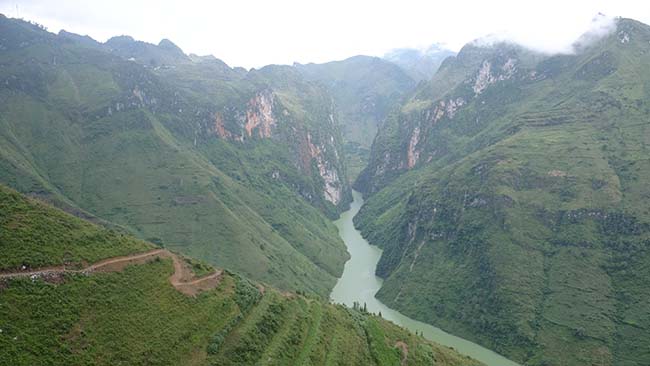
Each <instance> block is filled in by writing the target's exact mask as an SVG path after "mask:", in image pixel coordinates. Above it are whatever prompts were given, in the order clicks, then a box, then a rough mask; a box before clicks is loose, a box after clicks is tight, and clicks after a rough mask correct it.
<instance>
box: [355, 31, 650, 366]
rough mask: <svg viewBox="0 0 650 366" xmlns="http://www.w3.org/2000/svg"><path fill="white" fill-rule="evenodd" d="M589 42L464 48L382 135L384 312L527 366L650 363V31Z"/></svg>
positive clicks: (376, 177)
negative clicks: (569, 47) (545, 49)
mask: <svg viewBox="0 0 650 366" xmlns="http://www.w3.org/2000/svg"><path fill="white" fill-rule="evenodd" d="M587 38H588V37H585V38H584V39H583V40H582V42H581V43H579V44H578V45H576V52H575V54H572V55H555V56H548V55H539V54H534V53H532V52H530V51H527V50H525V49H522V48H520V47H517V46H513V45H504V44H500V45H495V46H493V47H487V48H484V47H478V46H475V45H468V46H466V47H464V48H463V50H461V52H460V53H459V54H458V56H457V57H456V58H453V59H448V60H447V61H446V62H445V63H444V64H443V65H442V66H441V68H440V70H439V71H438V73H437V74H436V75H435V76H434V78H433V79H432V81H431V83H429V84H427V85H423V86H421V87H420V88H419V90H418V91H417V92H416V93H415V94H414V96H413V97H412V98H411V99H410V100H409V101H408V102H407V103H405V104H404V105H403V106H402V108H401V109H400V110H398V111H395V113H393V114H392V115H391V118H389V119H388V120H387V122H386V124H384V125H383V126H382V129H381V131H380V134H379V136H378V137H377V139H376V140H375V143H374V145H373V150H372V156H371V162H370V164H369V166H368V168H367V169H366V170H365V171H364V173H363V174H362V175H361V177H360V178H359V180H358V181H357V186H358V187H359V188H361V189H363V190H364V191H365V193H366V194H367V195H369V198H368V200H367V203H366V205H365V206H364V208H363V209H362V211H361V213H360V214H359V215H358V216H357V218H356V223H357V224H358V225H359V226H360V227H361V228H362V231H363V233H364V235H365V236H367V237H368V238H369V240H370V241H371V242H372V243H374V244H377V245H379V246H381V247H382V248H384V255H383V256H382V259H381V261H380V264H379V267H378V274H379V275H381V276H382V277H384V278H385V279H386V280H385V282H384V286H383V287H382V289H381V291H380V292H379V294H378V296H379V298H381V300H382V301H384V302H385V303H387V304H388V305H390V306H392V307H395V308H397V309H399V310H401V311H403V312H405V313H406V314H408V315H409V316H412V317H415V318H417V319H420V320H424V321H427V322H431V323H433V324H436V325H438V326H441V327H443V328H445V329H447V330H449V331H451V332H453V333H456V334H461V335H463V336H465V337H469V338H471V339H474V340H476V341H478V342H480V343H483V344H485V345H487V346H488V347H491V348H493V349H495V350H497V351H498V352H500V353H503V354H505V355H507V356H509V357H510V358H513V359H515V360H518V361H520V362H525V363H526V364H529V365H556V364H569V365H594V364H597V365H646V364H648V363H650V353H648V350H647V347H646V346H645V345H647V344H649V343H650V318H649V317H648V312H647V308H648V304H650V286H648V283H647V281H646V279H647V277H648V276H649V275H650V251H649V248H650V247H649V244H648V243H649V241H648V239H649V238H650V236H649V234H650V212H649V211H648V209H647V204H646V202H647V199H648V197H650V191H648V186H647V184H646V181H647V178H648V176H650V165H649V164H648V160H647V156H648V148H649V147H648V139H647V136H648V131H647V129H648V127H649V124H648V116H649V115H650V103H649V102H650V93H649V90H650V89H649V88H648V87H649V86H650V75H649V74H648V73H647V68H648V66H649V65H650V27H648V26H647V25H644V24H641V23H638V22H635V21H633V20H628V19H622V20H618V21H617V27H616V29H615V30H614V31H612V32H611V33H610V34H608V35H607V36H605V37H603V38H600V39H595V40H594V39H592V40H591V42H589V43H585V42H584V41H585V40H586V39H587Z"/></svg>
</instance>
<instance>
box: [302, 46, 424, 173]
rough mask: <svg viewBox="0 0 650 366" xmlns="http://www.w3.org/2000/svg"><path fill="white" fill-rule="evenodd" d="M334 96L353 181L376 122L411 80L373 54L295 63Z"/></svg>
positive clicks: (364, 160)
mask: <svg viewBox="0 0 650 366" xmlns="http://www.w3.org/2000/svg"><path fill="white" fill-rule="evenodd" d="M295 68H296V69H297V70H298V71H299V72H300V73H301V74H302V75H303V76H304V77H305V78H307V79H309V80H313V81H316V82H318V83H320V84H321V85H323V86H324V87H325V88H327V90H328V91H329V93H330V94H331V95H332V97H333V98H334V102H335V103H336V107H337V109H336V110H337V112H338V115H339V121H340V124H341V127H342V134H343V138H344V139H345V142H346V143H345V157H346V164H347V166H348V177H349V178H350V180H351V181H354V180H355V179H356V177H357V175H358V174H359V172H360V171H361V169H363V167H365V166H366V164H367V163H368V153H369V149H370V145H371V144H372V141H373V138H374V137H375V135H377V128H378V126H379V124H380V123H381V122H382V121H383V120H384V118H386V115H387V113H388V111H389V110H390V109H391V108H392V107H393V106H395V105H396V104H398V103H399V102H400V99H401V98H402V97H403V96H404V95H406V94H407V93H409V92H410V91H411V90H413V88H415V81H414V80H413V79H412V78H411V77H410V76H409V75H408V74H407V73H406V72H405V71H404V70H402V69H400V67H398V66H397V65H395V64H393V63H391V62H388V61H386V60H382V59H380V58H377V57H368V56H355V57H350V58H348V59H345V60H342V61H334V62H327V63H324V64H307V65H295Z"/></svg>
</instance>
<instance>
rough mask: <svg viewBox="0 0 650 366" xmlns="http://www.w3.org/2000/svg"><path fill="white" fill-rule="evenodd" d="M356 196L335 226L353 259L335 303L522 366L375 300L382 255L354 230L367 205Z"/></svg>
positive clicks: (492, 360) (498, 362) (501, 364)
mask: <svg viewBox="0 0 650 366" xmlns="http://www.w3.org/2000/svg"><path fill="white" fill-rule="evenodd" d="M353 196H354V202H352V204H351V207H350V209H349V210H348V211H346V212H344V213H343V214H341V218H339V219H338V220H336V221H335V222H334V224H335V225H336V227H337V228H338V229H339V235H340V236H341V238H342V239H343V241H344V242H345V245H346V246H347V248H348V251H349V252H350V256H351V257H350V260H349V261H347V262H346V263H345V269H344V270H343V275H342V276H341V278H340V279H339V280H338V282H337V283H336V286H335V287H334V289H333V290H332V293H331V294H330V298H331V299H332V301H334V302H336V303H343V304H346V305H347V306H352V303H353V302H354V301H357V302H359V303H360V304H364V303H365V304H366V306H367V307H368V311H370V312H373V313H377V312H381V314H382V316H383V317H384V318H385V319H388V320H390V321H392V322H394V323H396V324H399V325H401V326H403V327H406V328H408V329H410V330H411V331H413V332H415V331H418V332H422V333H423V335H424V337H425V338H427V339H429V340H431V341H434V342H437V343H440V344H442V345H445V346H448V347H453V348H454V349H456V350H457V351H458V352H460V353H462V354H464V355H467V356H470V357H472V358H474V359H477V360H479V361H481V362H483V363H485V364H486V365H488V366H518V364H517V363H515V362H513V361H510V360H508V359H506V358H504V357H503V356H501V355H499V354H497V353H495V352H493V351H491V350H489V349H487V348H484V347H481V346H479V345H478V344H476V343H473V342H470V341H468V340H465V339H463V338H460V337H456V336H454V335H451V334H449V333H446V332H444V331H443V330H441V329H439V328H436V327H434V326H432V325H429V324H426V323H423V322H420V321H417V320H413V319H411V318H409V317H407V316H405V315H403V314H401V313H400V312H398V311H396V310H393V309H391V308H389V307H387V306H386V305H384V304H383V303H382V302H381V301H379V300H377V299H376V298H375V294H376V293H377V291H378V290H379V289H380V288H381V285H382V279H381V278H379V277H377V276H375V268H376V267H377V262H378V261H379V257H381V252H382V251H381V249H379V248H377V247H376V246H372V245H370V244H368V242H367V241H366V240H365V239H364V238H363V237H362V236H361V233H360V232H359V231H358V230H356V229H355V228H354V224H353V223H352V218H353V217H354V215H356V214H357V212H359V209H360V208H361V206H362V205H363V198H362V197H361V193H359V192H357V191H354V192H353Z"/></svg>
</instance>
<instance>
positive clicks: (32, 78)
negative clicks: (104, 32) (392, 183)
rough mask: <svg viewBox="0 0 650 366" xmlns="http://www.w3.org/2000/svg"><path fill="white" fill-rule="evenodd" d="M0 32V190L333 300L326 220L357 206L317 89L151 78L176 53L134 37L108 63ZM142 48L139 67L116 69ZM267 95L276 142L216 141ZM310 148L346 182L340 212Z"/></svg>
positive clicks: (235, 129)
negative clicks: (219, 127)
mask: <svg viewBox="0 0 650 366" xmlns="http://www.w3.org/2000/svg"><path fill="white" fill-rule="evenodd" d="M0 30H1V31H2V33H3V35H6V42H5V43H3V44H5V46H6V47H7V49H6V52H3V53H2V55H0V62H1V63H2V64H3V65H5V66H4V67H3V69H2V70H0V78H2V79H3V80H4V78H10V79H12V80H14V82H12V83H5V84H3V85H2V87H0V101H1V102H0V183H3V184H5V185H8V186H10V187H12V188H14V189H16V190H18V191H19V192H22V193H27V194H30V195H35V196H38V197H40V198H43V199H44V200H46V201H48V202H53V203H55V204H56V205H57V206H59V207H64V208H66V209H67V210H69V211H71V212H74V213H75V214H78V215H83V216H94V218H95V220H97V221H102V220H103V221H104V223H105V224H107V225H108V226H110V225H113V226H119V227H121V228H123V229H125V230H126V231H127V232H129V233H131V234H133V235H135V236H136V237H138V238H140V239H143V240H148V241H151V242H154V243H156V244H157V245H160V246H164V247H167V248H170V249H173V250H175V251H178V252H180V253H183V254H186V255H189V256H192V257H195V258H197V259H200V260H202V261H204V262H206V263H209V264H211V265H217V266H219V267H223V268H227V269H230V270H233V271H236V272H238V273H241V274H244V275H246V276H248V277H251V278H254V279H256V280H260V281H264V282H268V283H271V284H273V285H275V286H278V287H280V288H283V289H293V290H300V291H306V292H310V293H316V294H318V295H320V296H323V297H326V296H327V295H328V294H329V292H330V290H331V288H332V287H333V286H334V284H335V282H336V278H337V277H338V276H339V275H340V273H341V272H342V270H343V264H344V262H345V260H346V259H347V257H348V255H347V253H346V250H345V246H344V244H343V242H342V241H341V240H340V238H339V237H338V233H337V231H336V228H335V227H334V225H332V224H331V222H330V218H332V217H335V216H336V215H337V214H338V212H340V211H341V210H342V209H344V207H345V206H346V205H347V202H349V200H350V198H351V196H350V193H349V187H348V183H347V178H346V169H345V166H344V162H343V159H344V151H343V150H342V144H341V141H342V138H341V136H340V133H339V131H338V126H337V121H336V120H333V119H331V118H330V114H333V112H332V105H331V99H330V98H329V95H328V94H327V92H326V91H325V90H324V89H323V88H322V87H320V86H317V85H315V84H314V83H311V82H308V81H306V80H304V78H302V77H301V76H300V74H299V73H298V72H297V71H296V70H293V69H292V68H291V67H269V68H264V69H262V70H257V71H254V72H250V73H246V72H244V73H242V72H241V71H237V70H233V69H230V68H228V67H226V66H225V65H223V64H221V63H219V62H218V61H212V62H208V61H205V62H203V61H202V62H198V61H197V62H190V61H188V60H186V59H184V58H183V59H178V62H179V63H178V65H176V66H177V67H174V68H160V69H153V68H151V67H149V66H150V65H149V64H148V61H147V60H148V59H149V58H151V57H153V58H156V59H158V58H160V59H161V60H163V61H164V62H165V63H167V62H170V60H174V59H175V58H174V57H176V56H179V55H175V56H174V54H173V52H172V54H169V52H171V51H169V50H167V51H165V50H162V49H160V48H158V47H157V46H154V45H144V44H142V43H136V42H133V44H131V43H130V42H129V41H128V39H122V41H123V43H120V44H113V46H115V47H114V48H115V49H114V51H110V50H109V49H107V48H106V47H104V46H103V45H101V44H99V43H92V42H91V43H88V42H79V41H78V40H75V39H74V37H72V38H69V37H68V38H66V37H64V36H56V35H53V34H50V33H47V32H45V31H43V30H42V29H39V28H38V27H36V26H33V25H30V24H28V23H26V22H23V21H19V20H12V19H7V18H4V17H3V18H2V19H0ZM124 42H126V43H124ZM113 43H114V42H113ZM118 46H119V47H118ZM123 47H124V48H123ZM138 50H140V51H139V52H142V53H143V54H144V56H143V57H144V59H142V60H139V59H138V57H136V59H138V60H139V61H142V62H143V63H144V65H142V64H139V63H138V62H131V61H128V60H127V59H125V58H122V57H121V56H124V55H123V52H132V51H133V52H136V51H138ZM172 51H173V50H172ZM53 59H56V64H55V63H53V62H52V60H53ZM25 60H30V61H29V62H26V61H25ZM269 90H270V91H272V92H273V93H275V94H274V95H275V96H276V97H275V104H274V111H273V115H274V118H275V119H276V120H277V121H278V122H277V128H276V129H275V130H274V136H273V137H272V138H268V139H259V138H250V139H249V138H247V139H246V141H244V142H240V141H238V140H237V139H236V138H233V139H231V140H228V139H226V138H220V137H219V136H217V132H216V131H215V126H214V125H215V116H216V115H217V114H219V115H222V116H223V119H224V121H225V122H224V123H225V125H226V128H227V129H228V131H229V132H232V134H234V136H235V137H237V136H239V134H241V133H242V132H243V130H244V128H243V123H244V120H243V118H244V117H243V116H245V115H246V112H247V109H248V108H249V106H250V105H249V102H250V100H251V99H252V98H254V97H255V96H256V95H257V93H259V92H261V91H269ZM308 136H310V141H311V142H312V143H313V144H316V145H318V147H319V148H320V149H321V155H322V156H319V157H320V158H322V159H324V160H325V161H326V162H327V164H328V167H329V168H330V169H331V170H332V171H334V172H336V174H337V175H338V176H339V177H340V188H341V191H342V200H341V202H340V203H339V204H338V205H334V204H332V203H330V202H329V201H327V200H326V199H325V196H324V193H323V190H324V182H323V179H322V177H321V176H320V175H319V173H318V169H316V168H315V159H312V158H311V156H310V155H309V153H310V150H309V149H310V148H309V146H307V145H306V144H307V140H308ZM247 137H248V136H247ZM306 154H307V155H306ZM72 259H74V260H77V259H78V258H72ZM33 260H35V261H37V260H39V259H38V258H34V259H33ZM12 261H13V262H12V263H11V265H12V266H15V265H22V264H23V263H22V261H23V258H19V257H18V256H16V257H15V258H14V259H12ZM38 264H40V262H35V263H34V265H38Z"/></svg>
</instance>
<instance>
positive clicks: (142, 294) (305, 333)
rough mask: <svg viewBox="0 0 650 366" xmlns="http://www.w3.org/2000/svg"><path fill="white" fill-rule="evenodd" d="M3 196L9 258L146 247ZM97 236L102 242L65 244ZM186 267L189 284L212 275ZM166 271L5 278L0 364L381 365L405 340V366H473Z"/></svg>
mask: <svg viewBox="0 0 650 366" xmlns="http://www.w3.org/2000/svg"><path fill="white" fill-rule="evenodd" d="M0 192H1V193H2V196H1V198H2V199H1V200H0V202H2V205H3V206H2V211H1V212H2V213H3V215H4V216H3V222H2V223H3V225H4V224H5V223H6V222H9V223H13V222H15V219H16V218H21V219H22V221H21V223H20V225H21V231H6V230H4V227H3V231H2V232H3V233H5V232H9V233H12V232H13V233H16V236H12V235H11V234H9V235H6V236H4V237H3V239H8V241H4V240H3V242H2V243H3V247H2V249H3V254H6V257H8V258H10V259H11V258H13V257H14V256H18V255H22V254H21V253H25V254H26V255H28V256H34V257H39V258H42V261H41V262H42V263H41V262H39V265H40V264H42V265H45V264H58V263H59V261H60V256H61V254H60V249H61V247H63V248H65V250H66V252H67V253H72V254H74V255H75V256H78V257H79V258H80V260H83V261H92V260H98V259H100V258H105V257H113V256H117V255H121V254H125V253H130V252H132V251H139V250H145V249H149V248H151V246H150V245H147V244H145V243H143V242H141V241H139V240H137V239H134V238H131V237H128V236H121V235H118V234H115V233H113V232H111V231H108V230H107V229H104V228H101V227H99V226H96V225H94V224H90V223H86V222H83V221H81V220H80V219H78V218H75V217H73V216H70V215H68V214H65V213H63V212H61V211H60V210H57V209H55V208H52V207H49V206H46V205H44V204H42V203H39V202H36V201H33V200H28V199H26V198H24V197H22V196H20V195H19V194H18V193H16V192H14V191H11V190H10V189H7V188H4V187H3V188H2V190H1V191H0ZM5 218H11V219H12V220H9V221H4V219H5ZM44 228H45V230H43V229H44ZM24 232H28V233H30V235H22V234H20V233H24ZM97 233H99V234H103V235H99V237H100V238H101V239H102V240H99V239H95V240H88V241H78V240H71V241H66V240H67V239H66V238H87V237H97V236H98V235H94V236H93V235H90V234H97ZM15 239H20V240H15ZM134 243H136V244H141V245H143V247H142V248H134V247H133V244H134ZM109 244H110V245H109ZM136 249H137V250H136ZM72 254H71V255H72ZM75 258H77V257H75ZM186 260H187V261H188V263H190V264H191V265H192V268H193V269H194V271H195V274H199V275H200V274H203V273H205V272H211V271H213V270H214V269H213V268H210V267H209V266H207V265H205V264H202V263H200V262H199V261H196V260H194V259H191V258H188V259H186ZM3 269H7V268H3ZM172 271H174V266H173V264H172V261H171V259H156V260H153V261H150V262H148V263H145V264H137V265H131V266H127V267H126V268H125V269H124V270H122V271H121V272H96V273H92V274H77V273H74V274H72V273H68V274H63V275H48V276H42V277H34V278H22V277H21V278H13V279H10V278H6V279H2V280H0V364H2V365H5V364H7V365H71V364H72V365H206V366H207V365H260V364H263V365H286V364H300V365H324V364H337V365H379V364H386V362H384V361H381V362H379V361H377V360H386V359H388V358H387V357H390V355H394V354H395V352H396V351H395V350H394V349H393V348H392V347H393V345H394V343H395V342H396V341H397V340H398V339H408V342H410V343H409V344H411V343H413V344H414V345H415V344H417V347H418V351H417V352H413V357H414V359H413V360H414V362H412V363H409V364H413V365H429V364H431V358H430V357H429V356H427V357H429V358H427V360H428V361H427V362H419V361H418V362H415V360H417V359H418V357H419V356H418V355H419V354H425V355H433V356H435V358H436V360H447V361H445V362H442V363H438V364H440V365H444V366H446V365H449V366H451V365H454V366H470V365H475V363H473V362H471V361H469V360H467V359H464V358H462V357H460V356H458V355H457V354H456V353H455V352H454V351H451V350H449V349H444V348H441V347H439V346H437V345H435V344H432V343H430V342H428V341H426V340H424V339H423V338H421V337H416V336H414V335H413V334H411V333H410V332H408V331H406V330H404V329H401V328H399V327H397V326H396V325H394V324H391V323H388V322H386V321H384V320H381V319H379V318H376V317H374V316H371V315H368V314H363V313H360V312H358V311H354V310H350V309H347V308H345V307H342V306H339V305H332V304H329V303H326V302H323V301H322V300H320V299H318V297H317V296H310V297H305V296H302V295H297V294H295V293H288V292H281V291H279V290H276V289H274V288H271V287H268V286H265V291H264V295H262V294H261V293H260V290H259V287H258V286H259V285H258V284H256V283H254V282H251V281H249V280H247V279H245V278H243V277H241V276H239V275H236V274H234V273H232V272H228V271H226V272H224V273H223V274H222V277H221V281H220V283H219V285H218V286H217V288H215V289H212V290H209V291H204V292H201V293H199V294H198V295H197V296H196V297H190V296H186V295H184V294H182V293H181V292H179V291H177V290H176V289H175V288H174V287H173V286H172V285H171V283H170V282H169V277H170V275H171V274H172ZM365 329H370V330H369V331H365ZM369 334H370V335H369ZM371 337H372V338H371ZM414 347H415V346H414ZM423 360H424V359H423Z"/></svg>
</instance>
